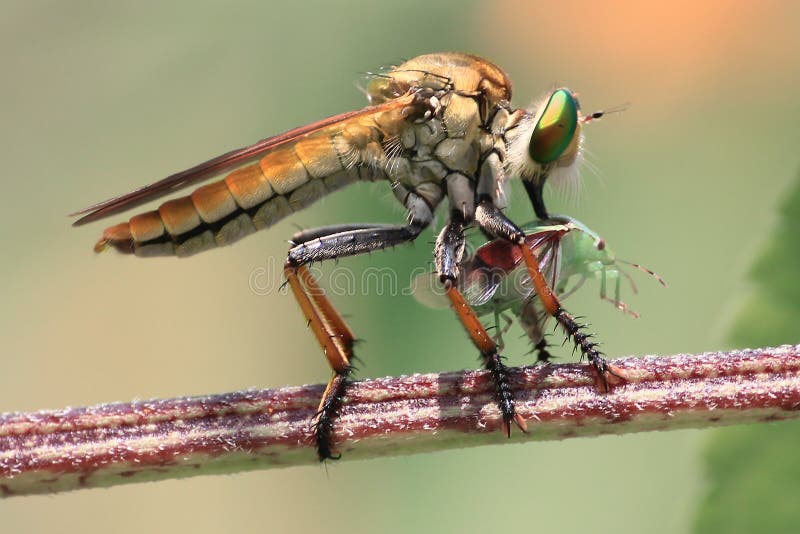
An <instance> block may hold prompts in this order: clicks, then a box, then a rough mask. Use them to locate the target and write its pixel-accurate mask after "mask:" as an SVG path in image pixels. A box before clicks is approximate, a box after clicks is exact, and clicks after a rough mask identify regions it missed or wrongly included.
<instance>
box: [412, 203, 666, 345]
mask: <svg viewBox="0 0 800 534" xmlns="http://www.w3.org/2000/svg"><path fill="white" fill-rule="evenodd" d="M522 228H523V231H524V232H525V234H526V246H527V247H528V248H529V249H530V250H532V251H533V253H534V254H535V255H536V257H537V258H538V260H539V266H540V268H541V271H542V274H544V275H545V277H546V279H547V282H548V284H549V285H550V287H552V288H553V289H554V291H555V293H556V295H557V296H558V298H559V299H561V300H564V299H566V298H567V297H569V296H570V295H572V294H573V293H575V291H577V290H578V289H579V288H580V287H581V286H583V284H584V283H585V282H586V281H587V280H590V279H591V280H598V281H599V282H600V298H601V299H602V300H604V301H607V302H610V303H612V304H613V305H614V306H615V307H616V308H617V309H619V310H620V311H622V312H624V313H626V314H628V315H630V316H632V317H634V318H638V317H639V314H638V313H637V312H635V311H634V310H632V309H630V308H629V307H628V305H627V304H626V303H625V302H624V301H623V300H622V281H623V279H625V280H626V281H627V282H628V283H629V285H630V288H631V291H632V292H633V293H638V288H637V287H636V283H635V282H634V281H633V278H631V276H630V275H629V274H628V273H627V272H626V271H625V270H624V269H623V268H622V264H627V265H629V266H631V267H634V268H636V269H639V270H641V271H643V272H645V273H647V274H649V275H651V276H652V277H653V278H655V279H656V280H657V281H658V282H659V283H660V284H661V285H663V286H665V287H666V285H667V284H666V282H665V281H664V279H663V278H661V277H660V276H659V275H658V274H656V273H655V272H653V271H651V270H650V269H648V268H647V267H644V266H642V265H639V264H637V263H632V262H629V261H626V260H623V259H620V258H618V257H617V255H616V254H615V253H614V251H613V250H612V249H611V248H610V247H609V246H608V244H607V242H606V241H605V240H604V239H603V238H602V237H600V235H599V234H597V232H595V231H594V230H592V229H590V228H589V227H588V226H586V225H585V224H583V223H582V222H580V221H578V220H577V219H574V218H572V217H567V216H561V215H559V216H554V217H552V218H551V219H550V220H548V221H533V222H531V223H529V224H526V225H524V226H523V227H522ZM521 265H522V255H521V253H520V252H519V250H518V249H517V248H515V247H512V246H509V245H508V243H507V242H505V241H501V240H497V239H495V240H493V241H489V242H488V243H486V244H484V245H482V246H481V247H479V248H478V249H477V250H476V251H475V253H474V254H473V255H472V256H470V257H469V258H467V259H466V260H465V262H464V263H463V265H462V271H461V278H460V280H459V284H460V286H459V287H460V289H461V291H462V293H463V294H464V296H465V298H466V299H467V302H469V304H470V305H471V306H472V308H473V310H475V313H476V314H477V315H478V316H479V317H492V318H493V321H494V328H495V341H496V342H497V344H498V347H501V348H502V347H503V346H504V343H503V337H502V336H503V334H504V333H506V332H507V331H508V329H509V327H510V325H511V323H512V319H511V317H516V319H517V321H518V323H519V325H520V326H521V328H522V329H523V330H524V332H525V334H526V335H527V337H528V339H529V340H530V342H531V344H532V346H533V349H534V350H535V351H536V353H537V359H538V361H548V360H550V358H551V357H552V356H551V355H550V353H549V352H548V350H547V342H546V340H545V331H544V327H545V324H546V323H547V321H548V319H549V317H550V316H549V315H548V314H547V313H546V312H545V310H544V309H543V308H542V305H541V302H540V301H539V299H538V298H537V296H536V291H535V288H534V286H533V284H532V283H531V279H530V276H529V275H528V271H527V270H526V269H524V268H521ZM413 292H414V296H415V297H416V298H417V300H419V301H420V302H422V303H423V304H426V305H428V306H431V307H444V306H447V304H448V303H447V301H446V299H444V298H442V296H441V295H443V294H444V292H443V289H442V287H441V285H440V284H439V283H438V279H437V278H436V277H435V276H432V275H427V274H426V275H421V276H419V277H417V278H416V279H415V283H414V287H413ZM510 316H511V317H510Z"/></svg>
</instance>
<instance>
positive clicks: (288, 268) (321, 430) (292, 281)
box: [284, 262, 355, 461]
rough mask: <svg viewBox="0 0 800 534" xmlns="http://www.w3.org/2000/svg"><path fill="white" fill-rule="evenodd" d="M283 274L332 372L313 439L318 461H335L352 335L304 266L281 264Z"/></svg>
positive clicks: (348, 372)
mask: <svg viewBox="0 0 800 534" xmlns="http://www.w3.org/2000/svg"><path fill="white" fill-rule="evenodd" d="M284 274H285V276H286V281H287V283H288V284H289V287H291V288H292V293H293V294H294V297H295V299H296V300H297V303H298V304H299V305H300V309H301V311H302V312H303V315H304V316H305V318H306V321H307V322H308V326H309V328H310V329H311V331H312V332H313V333H314V337H316V338H317V342H319V344H320V346H321V347H322V351H323V352H324V353H325V358H327V360H328V364H329V365H330V366H331V368H332V369H333V376H332V377H331V379H330V381H329V382H328V387H327V388H326V389H325V393H323V395H322V399H321V400H320V403H319V407H318V409H317V416H316V418H315V421H314V439H315V441H316V447H317V455H318V456H319V459H320V461H323V460H327V459H328V458H331V459H337V458H338V457H339V454H338V453H336V452H334V450H333V449H332V447H331V440H332V437H333V420H334V419H335V417H336V415H337V412H338V411H339V408H340V407H341V405H342V398H343V396H344V392H345V388H346V385H347V378H348V377H349V375H350V373H351V370H352V368H351V366H350V360H351V358H352V355H353V352H352V347H353V341H354V340H355V336H354V334H353V332H352V330H350V327H349V326H347V323H345V321H344V319H343V318H342V316H341V314H339V312H338V311H336V309H335V308H334V307H333V304H332V303H331V301H330V300H329V299H328V297H326V296H325V293H324V292H323V290H322V288H321V287H320V286H319V284H318V283H317V281H316V280H314V277H313V275H312V274H311V273H310V272H309V270H308V267H306V266H305V265H300V266H296V265H293V264H292V263H290V262H287V263H286V264H285V265H284Z"/></svg>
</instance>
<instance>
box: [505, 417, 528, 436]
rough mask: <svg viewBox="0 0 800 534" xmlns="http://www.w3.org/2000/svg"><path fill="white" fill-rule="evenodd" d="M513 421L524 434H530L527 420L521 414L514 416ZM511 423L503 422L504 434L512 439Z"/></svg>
mask: <svg viewBox="0 0 800 534" xmlns="http://www.w3.org/2000/svg"><path fill="white" fill-rule="evenodd" d="M511 421H514V424H515V425H516V426H517V428H519V429H520V430H521V431H523V432H524V433H526V434H527V433H528V423H527V422H526V421H525V418H524V417H522V416H521V415H520V414H518V413H515V414H514V416H513V417H512V418H511ZM511 421H505V420H504V421H503V432H504V433H505V435H506V437H509V438H510V437H511Z"/></svg>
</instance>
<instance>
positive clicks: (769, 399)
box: [0, 346, 800, 496]
mask: <svg viewBox="0 0 800 534" xmlns="http://www.w3.org/2000/svg"><path fill="white" fill-rule="evenodd" d="M613 363H614V364H615V365H616V366H617V367H618V368H620V369H621V370H622V371H623V372H624V374H625V375H626V377H628V381H627V383H626V384H624V385H621V386H617V387H615V388H614V390H613V391H612V392H611V393H609V394H605V395H603V394H600V393H598V392H597V390H596V387H595V377H594V375H593V373H592V371H591V370H590V368H589V366H587V365H580V364H564V365H545V366H535V367H525V368H519V369H512V370H511V380H512V387H513V388H514V391H515V396H516V399H517V412H518V413H519V414H521V415H522V416H523V417H524V418H525V419H527V420H528V429H529V433H527V434H523V433H521V432H516V433H515V434H514V435H513V436H512V437H511V439H507V438H506V437H505V436H504V435H503V433H502V432H501V431H500V430H499V429H500V427H501V420H500V414H499V411H498V409H497V407H496V405H495V402H494V398H493V394H492V383H491V381H490V379H489V376H488V373H487V372H486V371H462V372H457V373H442V374H429V375H413V376H405V377H397V378H391V377H390V378H380V379H375V380H364V381H360V382H354V383H352V385H351V386H350V387H349V389H348V390H347V398H346V399H345V403H344V406H343V407H342V410H341V414H340V417H339V418H337V420H336V433H335V436H334V441H335V446H336V447H337V448H338V449H339V450H340V451H341V452H342V458H343V459H344V460H355V459H363V458H373V457H378V456H386V455H402V454H412V453H416V452H423V451H432V450H444V449H452V448H457V447H470V446H476V445H484V444H501V443H516V442H520V441H529V440H552V439H565V438H572V437H586V436H598V435H602V434H624V433H629V432H642V431H650V430H673V429H679V428H708V427H712V426H719V425H729V424H736V423H750V422H756V421H776V420H782V419H792V418H796V417H798V415H800V376H798V375H799V374H800V346H783V347H778V348H765V349H756V350H743V351H731V352H716V353H706V354H699V355H679V356H673V357H653V356H648V357H642V358H625V359H620V360H615V361H614V362H613ZM323 389H324V386H321V385H314V386H301V387H287V388H282V389H274V390H247V391H241V392H236V393H227V394H222V395H210V396H205V397H183V398H176V399H166V400H151V401H138V402H133V403H119V404H101V405H98V406H93V407H90V408H75V409H65V410H60V411H39V412H33V413H9V414H3V415H0V492H2V495H4V496H11V495H30V494H37V493H51V492H60V491H68V490H73V489H79V488H92V487H102V486H113V485H117V484H123V483H128V482H141V481H149V480H161V479H168V478H178V477H186V476H194V475H201V474H209V473H234V472H237V471H242V470H248V469H265V468H270V467H284V466H290V465H301V464H313V463H315V462H316V461H317V459H316V454H315V450H314V448H313V446H312V444H313V443H312V437H311V431H310V424H311V421H312V418H313V416H314V413H315V411H316V408H317V404H318V402H319V399H320V396H321V395H322V392H323Z"/></svg>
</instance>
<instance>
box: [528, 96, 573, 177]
mask: <svg viewBox="0 0 800 534" xmlns="http://www.w3.org/2000/svg"><path fill="white" fill-rule="evenodd" d="M577 127H578V102H577V100H576V99H575V97H574V96H572V92H570V90H569V89H566V88H562V89H557V90H556V91H555V92H554V93H553V94H552V95H550V99H549V100H548V101H547V104H545V106H544V109H543V110H542V112H541V114H540V115H539V120H538V121H537V122H536V126H535V127H534V128H533V134H532V135H531V142H530V145H528V153H529V154H530V156H531V159H533V161H535V162H536V163H542V164H544V163H551V162H553V161H556V160H557V159H558V158H560V157H561V155H562V154H563V153H564V151H565V150H566V149H567V147H568V146H569V144H570V143H571V142H572V138H573V136H574V135H575V130H576V129H577Z"/></svg>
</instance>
